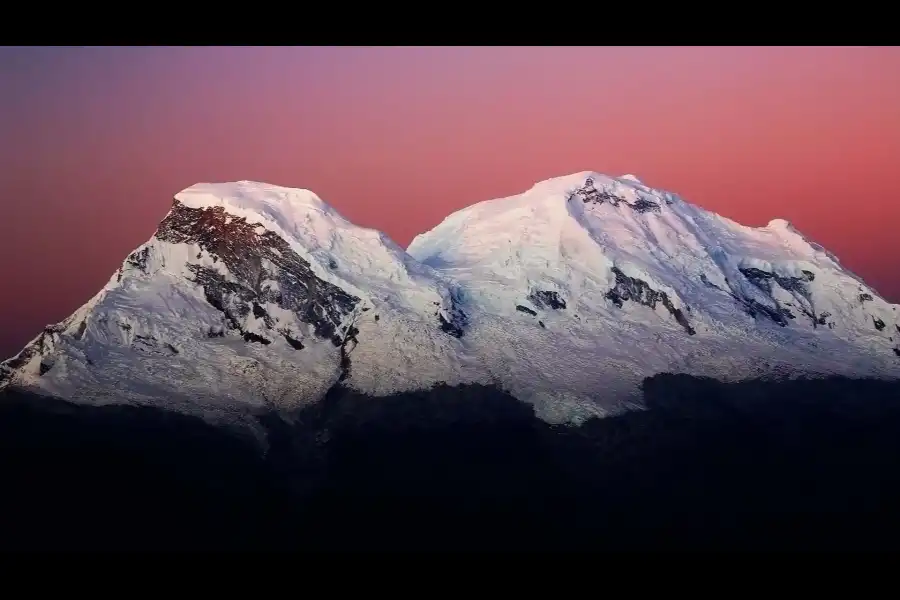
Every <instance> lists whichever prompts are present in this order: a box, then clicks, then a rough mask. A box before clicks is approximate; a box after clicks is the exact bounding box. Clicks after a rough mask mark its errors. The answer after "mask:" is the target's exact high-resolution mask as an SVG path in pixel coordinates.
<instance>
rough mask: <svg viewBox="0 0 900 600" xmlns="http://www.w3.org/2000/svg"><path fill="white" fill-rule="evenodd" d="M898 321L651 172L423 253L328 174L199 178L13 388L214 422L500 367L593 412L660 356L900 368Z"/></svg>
mask: <svg viewBox="0 0 900 600" xmlns="http://www.w3.org/2000/svg"><path fill="white" fill-rule="evenodd" d="M896 336H900V325H898V317H897V306H896V305H891V304H889V303H887V302H886V301H885V300H884V299H883V298H881V297H879V296H878V295H877V294H876V293H875V292H874V291H873V290H872V289H870V288H869V287H867V286H866V285H865V284H864V283H863V282H862V281H861V280H860V279H859V278H858V277H856V276H854V275H853V274H852V273H850V272H848V271H846V270H845V269H843V268H842V267H841V266H840V264H839V263H838V262H837V260H836V259H835V258H834V257H833V256H832V255H830V254H829V253H828V252H827V251H825V250H824V249H823V248H821V247H819V246H817V245H816V244H814V243H812V242H810V241H808V240H806V239H805V238H804V237H803V236H802V235H801V234H799V233H798V232H797V231H796V230H794V229H793V228H792V227H791V226H790V225H789V224H788V223H786V222H784V221H780V220H775V221H772V222H770V223H769V225H767V226H766V227H763V228H749V227H744V226H742V225H739V224H737V223H735V222H733V221H730V220H728V219H726V218H724V217H721V216H719V215H715V214H712V213H709V212H707V211H704V210H702V209H700V208H699V207H696V206H693V205H690V204H688V203H687V202H684V201H683V200H681V199H680V198H679V197H677V196H675V195H673V194H671V193H668V192H664V191H660V190H654V189H651V188H649V187H647V186H645V185H643V184H642V183H641V182H640V181H639V180H637V178H635V177H633V176H625V177H621V178H610V177H606V176H603V175H601V174H598V173H593V172H583V173H576V174H574V175H569V176H565V177H559V178H555V179H551V180H547V181H544V182H541V183H538V184H536V185H535V186H534V187H532V188H531V189H530V190H528V191H527V192H525V193H523V194H520V195H517V196H512V197H509V198H502V199H497V200H490V201H486V202H482V203H479V204H476V205H474V206H470V207H468V208H466V209H463V210H461V211H458V212H457V213H454V214H453V215H450V216H449V217H447V218H446V219H445V220H444V222H443V223H441V224H440V225H438V226H437V227H436V228H434V229H433V230H431V231H429V232H427V233H424V234H422V235H420V236H418V237H417V238H416V239H415V240H413V242H412V244H411V245H410V247H409V248H408V251H404V250H403V249H401V248H399V247H398V246H397V245H396V244H394V243H393V242H392V241H391V240H390V239H388V238H387V237H386V236H385V235H384V234H383V233H380V232H377V231H374V230H371V229H365V228H361V227H357V226H355V225H353V224H352V223H350V222H348V221H347V220H346V219H344V218H343V217H342V216H341V215H340V214H338V213H337V211H335V210H334V209H333V208H331V207H330V206H328V205H327V204H326V203H325V202H323V201H322V200H321V199H320V198H319V197H318V196H316V195H315V194H313V193H312V192H310V191H307V190H295V189H289V188H282V187H278V186H272V185H268V184H261V183H253V182H237V183H227V184H199V185H195V186H192V187H191V188H188V189H187V190H184V191H183V192H181V193H179V194H177V195H176V196H175V199H174V202H173V205H172V209H171V210H170V211H169V214H168V215H167V216H166V217H165V219H164V220H163V221H162V222H161V223H160V226H159V228H158V230H157V232H156V234H155V235H154V236H153V237H152V238H151V239H150V240H149V241H148V242H147V243H145V244H143V245H142V246H140V247H139V248H137V249H136V250H135V251H134V252H133V253H131V254H130V255H129V256H128V258H127V259H126V260H125V261H124V263H123V265H122V267H121V268H120V269H119V270H118V271H117V273H116V274H115V275H114V276H113V277H112V278H111V280H110V281H109V283H108V284H107V285H106V286H105V287H104V289H103V290H101V291H100V292H99V293H98V294H97V295H96V296H95V297H94V298H92V299H91V300H90V301H89V302H88V303H87V304H85V305H84V306H83V307H81V308H80V309H79V310H78V311H76V312H75V313H74V314H73V315H72V316H71V317H69V318H68V319H66V320H65V321H63V322H62V323H60V324H57V325H53V326H50V327H48V328H46V329H45V330H44V331H43V332H42V333H41V334H40V335H39V336H38V337H37V338H35V340H33V341H32V342H31V343H30V344H29V345H28V346H26V348H25V349H24V350H23V351H22V352H20V353H19V354H18V355H17V356H15V357H13V358H12V359H10V360H8V361H6V362H4V363H2V365H0V387H3V386H13V387H18V388H25V389H29V390H31V391H37V392H40V393H45V394H49V395H55V396H60V397H64V398H69V399H73V400H76V401H77V400H83V401H90V402H92V403H97V402H100V403H102V402H103V401H104V398H106V399H107V400H108V401H110V402H121V401H122V400H123V399H124V400H125V401H128V402H133V403H138V404H155V405H160V404H162V405H164V406H166V407H167V408H172V409H177V410H181V411H186V412H193V413H201V414H203V415H205V416H208V417H209V418H211V419H212V418H221V417H227V418H233V417H234V415H235V414H237V415H241V414H245V413H247V412H252V411H254V410H264V409H273V408H274V409H276V410H280V409H290V408H294V407H296V406H298V405H302V404H306V403H309V402H312V401H315V400H317V399H319V398H322V397H323V396H324V395H325V394H326V393H327V392H328V390H330V389H332V388H333V387H334V386H335V385H338V384H339V385H341V386H344V387H347V388H350V389H352V390H355V391H356V392H359V393H363V394H367V395H370V396H384V395H389V394H393V393H397V392H404V391H413V390H417V389H425V388H429V387H431V386H433V385H435V384H438V383H447V384H449V385H458V384H463V383H480V384H492V385H496V386H498V387H501V388H504V389H506V390H508V391H509V392H511V393H512V394H513V395H514V396H515V397H517V398H518V399H520V400H523V401H526V402H529V403H531V404H533V405H534V406H535V407H536V410H537V414H538V415H539V416H540V417H542V418H544V419H545V420H548V421H551V422H557V421H572V420H574V421H579V420H583V419H585V418H588V417H590V416H592V415H604V414H610V413H614V412H617V411H619V410H621V409H622V408H624V407H628V406H637V405H640V404H641V398H640V391H639V385H640V382H641V380H643V379H644V378H645V377H647V376H651V375H653V374H655V373H661V372H676V373H677V372H682V373H690V374H695V375H707V376H713V377H716V378H718V379H722V380H736V379H744V378H750V377H758V376H760V375H763V376H766V375H777V376H783V375H790V374H822V373H835V374H844V375H856V376H860V375H862V376H878V377H893V376H896V374H897V372H898V367H900V349H898V344H897V342H896V341H895V337H896ZM896 339H897V340H900V337H896Z"/></svg>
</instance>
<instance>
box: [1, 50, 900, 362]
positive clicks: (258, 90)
mask: <svg viewBox="0 0 900 600" xmlns="http://www.w3.org/2000/svg"><path fill="white" fill-rule="evenodd" d="M898 157H900V48H896V47H888V48H687V47H683V48H639V47H626V48H613V47H588V48H237V47H234V48H208V47H202V48H0V202H2V213H0V282H2V283H0V355H2V356H3V357H5V356H8V355H10V354H12V353H14V352H16V351H18V349H19V347H20V346H22V345H23V344H24V343H25V342H27V341H28V340H29V339H30V338H31V337H33V336H34V335H35V334H36V333H37V332H38V331H39V330H40V328H41V327H43V326H44V325H46V324H48V323H52V322H56V321H59V320H61V319H63V318H65V317H66V316H68V315H69V314H70V313H71V312H72V311H73V310H74V309H75V308H77V307H78V306H79V305H81V304H82V303H83V302H85V301H86V300H88V298H89V297H90V296H91V295H93V294H94V293H95V292H96V291H97V290H98V289H99V288H100V287H101V286H102V285H103V284H104V283H105V282H106V281H107V280H108V278H109V277H110V276H111V275H112V273H113V271H114V270H115V269H116V268H117V267H118V266H119V265H120V264H121V262H122V260H123V259H124V257H125V256H126V254H127V253H128V252H129V251H131V250H132V249H133V248H134V247H136V246H138V245H139V244H141V243H143V242H144V241H146V239H147V238H149V237H150V235H152V234H153V232H154V230H155V228H156V225H157V223H158V222H159V221H160V220H161V219H162V218H163V216H164V215H165V213H166V211H167V210H168V208H169V206H170V204H171V201H172V196H173V195H174V194H175V193H176V192H178V191H179V190H181V189H183V188H185V187H187V186H189V185H191V184H193V183H195V182H200V181H233V180H240V179H251V180H261V181H267V182H270V183H276V184H280V185H287V186H296V187H306V188H309V189H312V190H313V191H315V192H316V193H318V194H319V195H320V196H322V197H323V199H325V200H326V201H327V202H329V203H330V204H332V205H333V206H335V207H336V208H337V209H338V210H340V211H341V212H342V213H343V214H344V215H345V216H347V217H348V218H349V219H351V220H353V221H355V222H357V223H359V224H361V225H367V226H371V227H376V228H378V229H381V230H383V231H386V232H387V233H388V234H389V235H391V236H392V237H393V238H394V239H395V240H396V241H397V242H398V243H400V244H401V245H404V246H405V245H406V244H408V243H409V241H410V240H411V239H412V237H413V236H414V235H415V234H416V233H418V232H421V231H423V230H426V229H428V228H430V227H432V226H434V225H436V224H437V223H438V222H440V220H441V219H442V218H443V217H444V216H446V215H447V214H448V213H450V212H451V211H453V210H455V209H458V208H462V207H464V206H466V205H468V204H472V203H474V202H477V201H480V200H485V199H488V198H494V197H500V196H506V195H510V194H514V193H517V192H521V191H524V190H526V189H528V188H529V187H531V185H532V184H533V183H535V182H536V181H539V180H542V179H546V178H548V177H553V176H558V175H563V174H567V173H572V172H576V171H582V170H595V171H600V172H603V173H607V174H611V175H619V174H624V173H634V174H636V175H637V176H638V177H640V178H641V179H643V180H644V182H646V183H647V184H649V185H652V186H655V187H660V188H663V189H668V190H671V191H674V192H677V193H679V194H681V195H682V196H683V197H684V198H685V199H687V200H688V201H690V202H693V203H695V204H699V205H701V206H703V207H705V208H707V209H711V210H714V211H716V212H719V213H721V214H723V215H726V216H728V217H731V218H733V219H736V220H738V221H740V222H742V223H745V224H747V225H763V224H765V223H767V222H768V221H769V220H770V219H772V218H774V217H782V218H786V219H788V220H790V221H792V222H793V223H794V224H795V225H796V226H797V227H798V228H799V229H800V230H801V231H802V232H804V233H805V234H807V235H809V236H810V237H812V238H814V239H816V240H817V241H819V242H820V243H822V244H824V245H825V246H826V247H828V248H829V249H830V250H832V251H833V252H835V253H836V254H837V255H838V257H839V258H840V259H841V261H842V263H843V264H844V265H845V266H847V267H849V268H850V269H852V270H854V271H856V272H857V273H859V274H860V275H861V276H862V277H863V278H865V279H866V280H867V281H868V282H869V283H870V284H872V285H874V286H875V288H876V289H877V290H879V291H880V292H881V293H882V294H883V295H885V296H887V297H888V298H890V299H892V300H894V301H900V271H898V268H897V266H896V262H897V259H898V257H900V235H898V233H897V226H898V223H900V168H898V166H900V165H898V162H897V159H898Z"/></svg>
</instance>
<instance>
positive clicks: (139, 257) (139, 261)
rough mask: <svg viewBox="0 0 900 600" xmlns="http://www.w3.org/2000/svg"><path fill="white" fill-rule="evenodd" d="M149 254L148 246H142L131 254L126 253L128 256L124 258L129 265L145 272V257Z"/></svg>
mask: <svg viewBox="0 0 900 600" xmlns="http://www.w3.org/2000/svg"><path fill="white" fill-rule="evenodd" d="M149 256H150V248H148V247H144V248H143V249H141V250H135V251H134V252H132V253H131V254H129V255H128V258H126V259H125V262H127V263H128V264H129V265H130V266H132V267H134V268H135V269H137V270H139V271H141V272H143V273H146V272H147V258H148V257H149Z"/></svg>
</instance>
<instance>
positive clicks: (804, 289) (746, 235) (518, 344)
mask: <svg viewBox="0 0 900 600" xmlns="http://www.w3.org/2000/svg"><path fill="white" fill-rule="evenodd" d="M408 252H409V253H410V254H411V255H412V256H414V257H415V258H416V259H418V260H420V261H421V262H423V263H424V264H426V265H428V266H431V267H433V268H435V269H436V270H438V271H440V272H441V273H443V274H444V275H446V276H447V277H448V278H451V279H453V280H454V281H456V282H457V285H458V286H459V287H460V288H461V289H464V290H465V292H466V294H467V297H468V298H470V299H471V302H472V304H474V305H477V307H478V310H477V311H476V310H473V311H472V312H473V319H472V321H473V326H472V333H471V334H470V336H469V339H470V343H473V344H480V345H488V344H493V345H495V346H501V347H506V348H512V349H514V350H513V351H512V352H510V354H513V355H514V356H513V357H510V360H507V361H505V362H504V364H503V365H502V366H501V365H495V368H496V370H497V372H506V373H510V376H509V381H510V382H511V385H510V389H511V390H512V391H513V393H514V394H515V395H517V397H529V396H533V397H534V399H535V400H536V401H538V402H539V403H540V398H541V397H546V398H547V402H546V403H547V404H549V405H550V406H552V407H556V408H559V406H560V402H563V403H565V402H566V397H569V398H571V399H572V400H573V401H574V402H575V404H578V405H579V406H580V410H591V411H593V410H595V408H596V407H595V406H592V405H584V404H583V403H581V402H580V401H577V400H576V399H578V398H583V397H586V396H588V394H589V392H588V390H594V391H596V390H598V389H599V390H603V389H616V388H618V387H621V388H622V390H621V391H622V392H623V393H624V392H625V391H626V390H627V389H635V387H636V382H637V381H638V380H639V379H640V378H642V377H644V376H646V375H648V374H650V373H651V372H688V373H694V374H704V375H711V376H715V377H717V378H720V379H740V378H747V377H752V376H759V375H765V374H771V373H772V372H773V371H780V372H782V373H786V372H791V371H793V372H807V373H810V372H812V373H822V372H833V373H843V374H863V375H869V376H872V375H875V376H887V375H896V373H897V372H898V371H897V368H898V366H900V360H898V359H900V357H898V356H897V351H896V350H895V348H897V343H896V341H895V339H894V338H895V336H897V335H900V328H898V326H897V322H898V317H897V307H896V306H895V305H891V304H889V303H888V302H886V301H885V300H884V299H883V298H881V297H879V296H878V295H877V294H876V293H875V292H874V291H873V290H872V289H871V288H869V287H868V286H866V285H865V284H864V283H863V282H862V281H861V280H859V278H857V277H856V276H854V275H853V274H852V273H849V272H847V271H846V270H844V269H843V268H842V267H841V266H840V265H839V264H838V262H837V260H836V259H835V258H834V257H833V256H832V255H830V254H829V253H828V252H826V251H825V250H824V249H822V248H821V247H819V246H817V245H816V244H814V243H811V242H809V241H808V240H806V239H805V238H803V236H802V235H800V234H799V233H798V232H797V231H796V230H794V229H793V228H792V227H791V226H790V225H789V224H788V223H786V222H785V221H781V220H774V221H772V222H770V223H769V224H768V225H767V226H766V227H763V228H758V229H755V228H750V227H744V226H742V225H739V224H737V223H735V222H733V221H731V220H729V219H726V218H724V217H721V216H719V215H716V214H713V213H709V212H707V211H704V210H703V209H700V208H699V207H696V206H693V205H691V204H688V203H687V202H684V201H683V200H681V199H680V198H678V197H677V196H675V195H673V194H671V193H668V192H664V191H659V190H654V189H651V188H649V187H647V186H645V185H643V184H642V183H640V182H639V181H638V180H637V179H636V178H634V177H633V176H629V177H624V178H610V177H606V176H603V175H601V174H598V173H593V172H583V173H576V174H574V175H570V176H565V177H559V178H555V179H551V180H547V181H544V182H541V183H538V184H536V185H535V186H534V187H533V188H532V189H530V190H529V191H527V192H525V193H523V194H520V195H517V196H512V197H509V198H502V199H497V200H490V201H487V202H482V203H479V204H476V205H473V206H470V207H468V208H465V209H463V210H461V211H459V212H457V213H454V214H452V215H450V216H449V217H447V218H446V219H445V220H444V221H443V222H442V223H441V224H440V225H438V226H437V227H435V228H434V229H433V230H431V231H429V232H427V233H424V234H422V235H419V236H417V237H416V238H415V239H414V240H413V242H412V243H411V244H410V246H409V248H408ZM501 324H502V325H501ZM480 332H481V333H483V334H484V335H483V336H482V337H479V335H478V334H479V333H480ZM897 339H900V338H897ZM535 372H538V373H542V374H547V375H550V374H552V375H553V376H554V378H555V383H556V384H557V385H556V386H554V387H552V389H550V388H551V386H545V389H544V390H542V391H541V392H540V393H537V392H536V391H535V390H536V389H537V388H536V386H534V385H533V384H532V382H531V381H530V380H531V379H533V377H528V374H529V373H535ZM519 384H521V386H520V385H519ZM526 387H527V388H528V389H525V388H526ZM571 408H572V407H571V406H569V407H568V409H567V410H569V411H570V410H571Z"/></svg>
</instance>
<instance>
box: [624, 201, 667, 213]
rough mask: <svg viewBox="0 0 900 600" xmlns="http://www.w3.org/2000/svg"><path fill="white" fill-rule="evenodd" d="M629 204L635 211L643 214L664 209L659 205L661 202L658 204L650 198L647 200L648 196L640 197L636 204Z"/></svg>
mask: <svg viewBox="0 0 900 600" xmlns="http://www.w3.org/2000/svg"><path fill="white" fill-rule="evenodd" d="M626 204H627V203H626ZM628 206H629V207H631V209H632V210H634V211H635V212H638V213H641V214H644V213H648V212H655V213H658V212H661V211H662V209H660V207H659V204H657V203H656V202H651V201H650V200H647V199H646V198H638V199H637V200H636V201H635V202H634V204H628Z"/></svg>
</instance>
